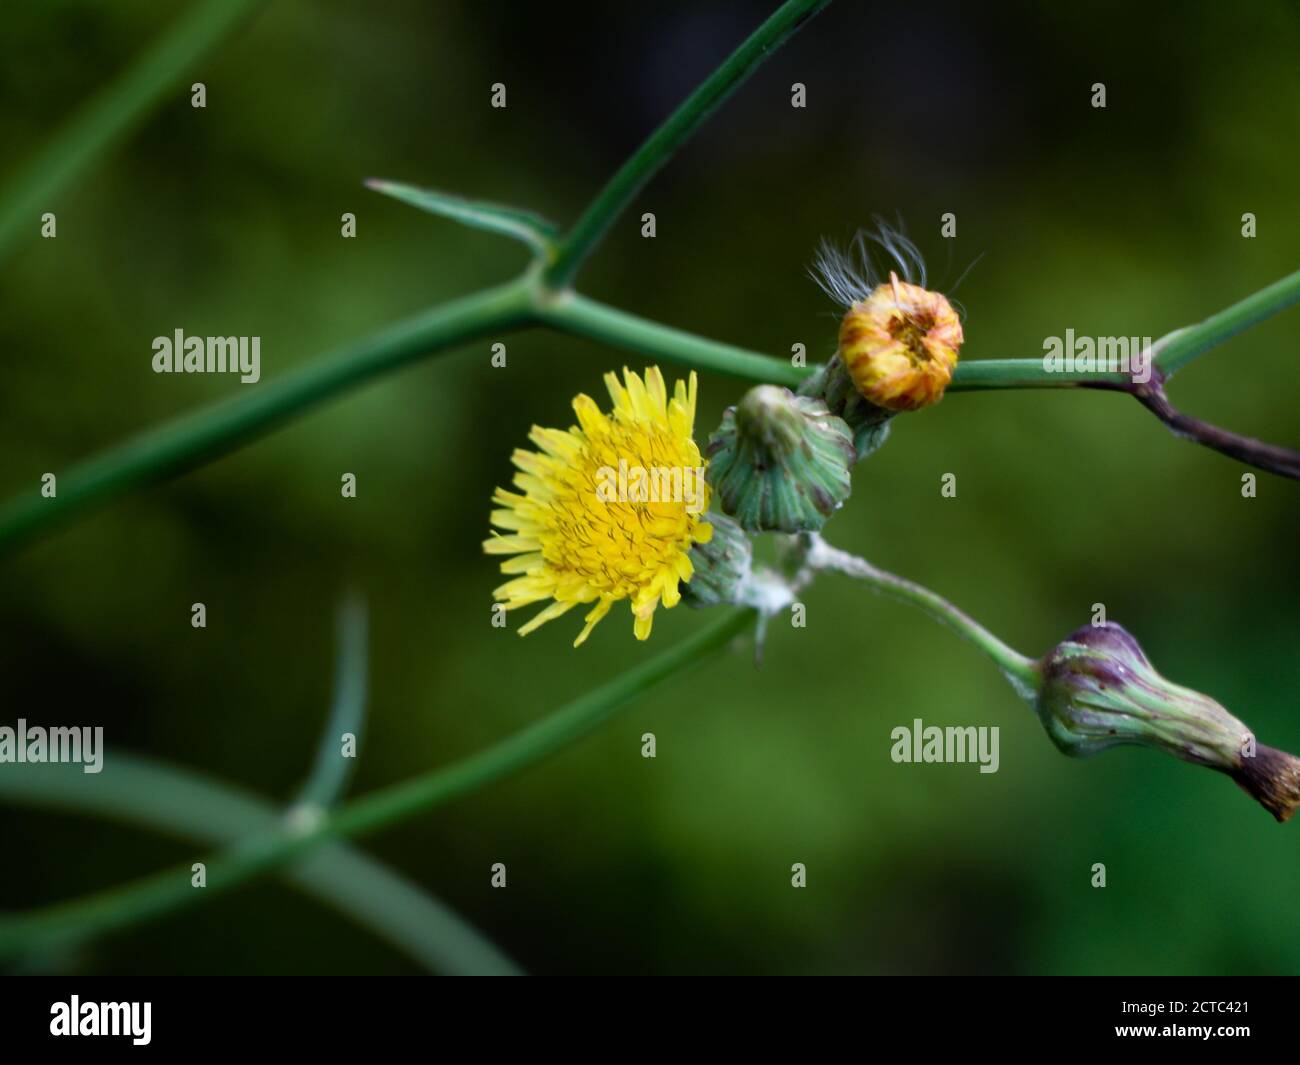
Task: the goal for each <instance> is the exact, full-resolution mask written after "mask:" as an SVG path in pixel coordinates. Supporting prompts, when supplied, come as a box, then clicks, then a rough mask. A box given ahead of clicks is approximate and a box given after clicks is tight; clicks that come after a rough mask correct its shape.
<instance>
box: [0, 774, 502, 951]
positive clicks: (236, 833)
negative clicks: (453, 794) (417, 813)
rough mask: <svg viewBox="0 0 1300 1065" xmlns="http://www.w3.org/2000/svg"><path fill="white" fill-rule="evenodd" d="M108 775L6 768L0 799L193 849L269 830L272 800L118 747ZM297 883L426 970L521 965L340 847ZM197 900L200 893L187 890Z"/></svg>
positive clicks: (76, 939) (50, 942)
mask: <svg viewBox="0 0 1300 1065" xmlns="http://www.w3.org/2000/svg"><path fill="white" fill-rule="evenodd" d="M104 764H105V766H106V767H107V769H108V772H106V773H103V774H91V775H88V774H86V773H84V772H82V767H81V766H80V765H77V764H75V763H66V762H65V763H62V764H54V765H32V764H30V763H29V764H27V765H18V766H6V767H5V772H3V773H0V799H4V800H5V801H6V802H11V803H17V804H18V805H21V806H30V807H40V808H45V809H53V810H59V811H63V812H71V813H76V814H82V815H89V816H94V817H98V818H103V819H107V820H110V821H118V822H121V823H123V824H128V825H133V826H139V827H144V828H148V829H151V830H153V831H156V832H159V833H162V834H163V835H166V836H174V837H177V838H181V839H185V840H190V841H194V842H197V843H200V844H202V845H204V846H217V847H223V846H230V845H233V844H235V843H238V842H239V841H240V840H241V839H245V838H247V837H249V836H256V835H259V834H265V833H270V832H274V831H276V830H277V829H278V828H279V826H281V825H282V824H283V822H284V815H283V813H282V811H281V810H280V809H279V808H278V807H276V806H275V805H274V804H273V803H271V802H269V801H267V800H266V799H263V798H260V797H258V796H256V795H253V794H251V793H250V792H247V791H245V790H244V789H243V788H240V787H238V786H236V785H233V784H226V783H222V782H221V781H217V780H214V779H212V778H211V777H209V776H208V775H207V774H205V773H201V772H199V771H197V770H193V769H189V768H187V767H182V766H175V765H168V764H166V763H163V762H158V761H155V760H154V759H152V758H143V757H140V756H138V755H132V754H128V753H126V752H124V751H108V752H107V753H106V754H105V755H104ZM282 875H283V877H284V878H285V879H286V880H287V881H288V882H289V883H291V884H293V885H294V886H295V887H297V888H299V889H300V890H302V891H304V892H305V893H307V894H308V895H311V896H312V897H313V898H316V899H319V900H320V901H321V902H324V903H326V904H327V905H330V906H333V907H334V908H335V909H337V910H338V911H339V912H340V913H343V914H345V915H347V916H350V917H352V918H353V919H354V920H356V921H357V923H358V924H360V925H361V926H363V927H365V928H368V929H370V930H371V931H372V932H374V933H375V934H376V935H378V936H380V937H381V938H383V939H384V940H385V941H387V942H388V943H389V944H390V945H391V946H393V947H395V948H396V949H397V950H399V951H401V952H402V953H403V954H405V955H407V956H408V957H410V958H411V959H412V960H413V961H415V962H416V963H418V964H420V965H422V966H424V967H425V968H427V969H430V970H431V971H433V972H440V973H448V974H458V975H475V976H495V975H512V974H516V973H518V972H519V967H518V966H517V965H516V964H515V963H514V962H513V961H512V960H511V959H510V958H508V957H506V955H504V954H503V953H502V952H501V951H500V950H499V949H497V947H496V946H494V945H493V944H492V943H491V942H489V941H488V940H487V939H486V938H485V937H484V936H483V935H482V934H481V933H480V932H479V931H478V930H477V929H475V928H474V927H473V925H471V924H469V923H468V922H467V921H465V920H464V919H463V918H462V917H460V916H459V915H458V914H457V913H455V912H454V911H453V910H451V909H450V908H448V907H447V906H446V905H444V904H443V903H442V902H440V901H439V900H437V899H436V898H434V897H433V896H431V895H430V894H428V893H427V892H425V891H423V890H422V889H421V888H420V887H419V886H418V885H417V884H414V883H412V882H411V881H410V880H408V879H407V878H406V877H404V876H402V875H401V874H400V873H398V872H396V871H394V870H393V869H390V868H389V867H388V866H386V865H383V864H382V863H380V862H378V861H375V860H374V859H372V858H369V857H367V856H366V855H365V854H363V853H361V852H360V851H358V850H356V849H355V848H353V847H350V846H348V845H347V844H345V843H338V842H334V843H325V844H323V845H322V846H320V847H318V848H317V849H316V850H314V851H313V852H312V853H311V854H310V855H309V856H308V857H307V858H306V859H304V860H303V861H302V862H300V863H297V864H295V865H293V866H292V867H289V868H285V869H284V870H282ZM191 890H193V891H194V894H195V895H201V894H202V891H200V890H199V889H191ZM83 939H84V935H83V930H82V929H80V928H77V927H69V928H66V929H65V930H64V934H63V935H59V934H57V933H56V934H54V935H52V936H49V937H41V936H38V935H34V936H31V937H30V938H28V939H27V940H26V945H25V947H24V948H23V949H22V951H21V954H22V956H24V957H26V958H39V957H42V956H44V957H46V958H57V957H58V955H59V954H60V953H61V952H63V951H64V950H69V949H75V947H76V946H77V945H78V944H79V943H80V942H82V940H83Z"/></svg>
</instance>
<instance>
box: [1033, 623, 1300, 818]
mask: <svg viewBox="0 0 1300 1065" xmlns="http://www.w3.org/2000/svg"><path fill="white" fill-rule="evenodd" d="M1039 668H1040V670H1041V673H1042V686H1041V688H1040V690H1039V694H1038V697H1037V700H1036V703H1035V708H1036V709H1037V711H1038V716H1039V717H1040V718H1041V719H1042V722H1043V725H1044V727H1045V728H1046V729H1047V734H1048V735H1049V736H1051V738H1052V741H1053V742H1054V743H1055V744H1056V745H1057V746H1058V747H1059V748H1060V749H1061V750H1062V751H1064V752H1065V753H1066V754H1069V755H1074V756H1077V757H1085V756H1087V755H1091V754H1096V753H1097V752H1098V751H1104V750H1106V749H1107V748H1108V747H1116V746H1119V745H1121V744H1140V745H1142V746H1144V747H1156V748H1158V749H1160V750H1163V751H1165V752H1166V753H1168V754H1172V755H1173V756H1174V757H1175V758H1181V759H1182V760H1183V761H1185V762H1191V763H1193V764H1195V765H1203V766H1208V767H1209V768H1211V769H1217V770H1219V771H1220V772H1221V773H1226V774H1227V775H1228V776H1230V777H1232V779H1233V780H1235V781H1236V782H1237V783H1238V784H1239V785H1240V786H1241V787H1242V789H1243V790H1244V791H1245V792H1246V793H1247V794H1248V795H1250V796H1251V797H1252V798H1253V799H1255V800H1256V801H1257V802H1259V803H1260V804H1261V805H1262V806H1264V808H1265V809H1267V810H1268V811H1269V812H1270V813H1271V814H1272V815H1273V816H1274V817H1276V818H1277V819H1278V820H1279V821H1285V820H1287V818H1289V817H1290V816H1291V815H1292V814H1293V813H1294V812H1295V810H1296V808H1297V806H1300V758H1296V757H1295V756H1293V755H1290V754H1287V753H1286V752H1285V751H1279V750H1275V749H1273V748H1272V747H1265V746H1263V745H1257V744H1256V743H1255V737H1254V735H1253V734H1252V733H1251V731H1250V729H1249V728H1247V727H1246V726H1245V725H1244V724H1243V723H1242V722H1240V721H1238V720H1237V719H1236V718H1235V717H1233V716H1232V715H1231V714H1230V713H1228V711H1227V710H1225V709H1224V708H1223V707H1222V706H1220V705H1219V704H1218V703H1216V702H1215V701H1214V700H1213V699H1211V698H1210V697H1209V696H1208V695H1202V694H1201V693H1200V692H1196V691H1192V690H1191V689H1190V688H1184V687H1181V686H1180V685H1177V684H1173V683H1171V682H1170V681H1168V680H1166V679H1165V678H1164V677H1162V676H1161V675H1160V674H1159V673H1157V672H1156V671H1155V669H1154V668H1153V667H1152V665H1151V663H1150V662H1149V661H1148V660H1147V656H1146V655H1145V654H1143V652H1142V648H1141V647H1139V646H1138V642H1137V641H1136V640H1135V639H1134V638H1133V637H1132V636H1130V635H1129V634H1128V633H1127V632H1126V631H1125V630H1124V629H1123V628H1122V627H1121V626H1119V625H1116V624H1114V623H1113V622H1107V623H1106V624H1105V625H1097V626H1093V625H1085V626H1084V627H1083V628H1081V629H1079V630H1077V631H1076V632H1073V633H1071V634H1070V635H1069V636H1067V637H1066V638H1065V639H1064V640H1063V641H1062V642H1061V643H1059V644H1058V645H1057V646H1056V647H1055V648H1053V650H1052V651H1051V652H1050V653H1049V654H1047V655H1046V656H1045V657H1044V658H1043V659H1042V661H1041V662H1040V663H1039Z"/></svg>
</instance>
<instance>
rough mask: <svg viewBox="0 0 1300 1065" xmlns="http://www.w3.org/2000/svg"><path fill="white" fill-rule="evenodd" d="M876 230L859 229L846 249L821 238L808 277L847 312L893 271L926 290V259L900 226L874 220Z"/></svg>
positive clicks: (886, 279)
mask: <svg viewBox="0 0 1300 1065" xmlns="http://www.w3.org/2000/svg"><path fill="white" fill-rule="evenodd" d="M872 223H873V224H874V227H875V228H874V229H871V230H862V229H859V230H858V231H857V233H855V234H854V236H853V240H852V241H850V242H849V245H848V247H847V248H845V247H841V246H839V245H838V244H835V243H834V242H833V241H830V240H827V239H826V238H825V237H823V238H822V241H821V243H820V245H818V248H817V254H816V256H815V257H814V259H813V263H812V266H811V267H809V269H808V274H809V276H810V277H811V278H812V279H813V280H814V281H816V282H817V284H818V285H819V286H820V287H821V290H822V291H823V292H825V293H826V295H828V296H830V298H831V299H833V300H834V301H835V302H836V303H838V304H840V305H841V306H842V307H844V308H845V309H847V308H849V307H852V306H853V305H854V304H855V303H860V302H861V301H862V300H865V299H866V298H867V297H868V296H870V295H871V293H872V292H873V291H874V290H875V289H876V288H877V287H878V286H879V285H882V284H884V283H885V282H886V281H888V280H889V274H890V272H891V271H892V272H893V273H896V274H897V275H898V276H899V277H900V278H901V279H902V280H904V281H908V282H910V283H912V284H914V285H919V286H920V287H921V288H926V287H927V285H926V272H925V260H924V259H922V258H921V253H920V251H918V250H917V247H916V245H915V244H913V243H912V242H911V241H910V240H908V238H907V235H906V234H905V233H904V232H903V230H902V227H901V226H893V225H890V223H888V222H886V221H885V220H884V219H883V218H879V217H876V218H873V219H872Z"/></svg>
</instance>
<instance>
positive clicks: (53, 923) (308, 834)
mask: <svg viewBox="0 0 1300 1065" xmlns="http://www.w3.org/2000/svg"><path fill="white" fill-rule="evenodd" d="M753 620H754V614H753V612H752V611H749V610H740V611H733V612H731V613H729V614H727V615H726V616H725V617H723V618H721V619H719V620H718V621H716V622H714V623H713V624H712V625H710V626H708V627H707V628H704V629H701V630H700V631H699V632H697V633H695V634H694V635H693V636H691V637H689V638H688V639H686V640H683V641H682V642H681V643H679V644H677V645H675V646H673V647H671V648H669V649H668V650H667V651H664V652H663V653H661V654H659V655H656V656H655V657H654V658H651V659H649V660H648V661H645V662H643V663H641V664H640V665H638V666H636V667H634V668H632V669H630V670H628V671H627V672H626V673H623V674H621V675H620V676H618V677H615V678H614V679H613V680H612V681H609V682H608V683H606V684H603V685H601V686H600V687H599V688H596V689H594V690H593V691H590V692H588V693H587V694H586V695H584V696H582V697H581V698H579V699H576V700H574V701H573V702H571V703H569V704H568V705H567V706H565V707H563V708H562V709H560V710H557V711H556V712H555V713H553V714H551V715H549V716H548V717H545V718H543V719H542V720H540V721H538V722H537V723H536V724H533V725H530V726H529V727H527V728H525V729H523V730H522V731H520V732H517V733H515V734H514V735H513V736H511V737H509V738H508V739H505V740H503V741H501V742H500V743H497V744H496V745H495V746H492V747H489V748H488V749H487V750H485V751H482V752H480V753H478V754H475V755H472V756H470V757H469V758H465V759H463V760H462V761H459V762H454V763H452V764H451V765H449V766H446V767H445V768H442V769H436V770H433V771H431V772H429V773H426V774H424V775H422V776H419V777H416V778H415V779H413V780H410V781H407V782H405V783H402V784H395V785H393V786H391V787H388V788H384V789H383V790H381V791H378V792H375V793H373V794H371V795H367V796H364V797H363V798H360V799H356V800H353V801H352V802H350V803H348V804H347V805H345V806H343V807H340V808H339V809H338V810H337V811H336V812H334V813H331V814H327V815H325V816H324V817H322V818H321V819H320V820H319V821H318V822H316V823H315V824H314V825H308V826H304V827H301V828H299V829H298V830H297V831H292V832H291V831H289V830H287V829H285V828H280V829H277V830H275V831H273V832H263V833H259V834H257V835H254V836H251V837H248V838H246V839H245V840H243V841H242V842H240V843H239V844H236V845H235V846H234V847H232V848H231V850H230V851H228V852H225V853H223V854H219V855H216V856H214V857H212V858H211V859H209V860H208V862H207V863H206V865H207V886H206V887H204V888H195V887H192V886H191V877H192V875H193V873H192V871H191V866H190V865H189V864H186V865H182V866H180V867H178V868H175V869H171V870H168V871H165V872H163V873H159V874H157V875H155V876H152V877H148V878H145V879H144V880H141V881H137V882H135V883H133V884H127V885H125V886H122V887H117V888H113V889H111V890H108V891H104V892H100V893H98V894H95V895H91V896H88V897H86V898H83V899H78V900H74V901H72V902H68V903H62V904H58V905H55V906H50V907H46V908H44V909H40V910H35V911H32V912H29V913H27V914H24V915H21V916H15V917H0V958H6V957H13V956H14V955H17V954H22V953H24V952H26V951H28V950H30V949H32V948H33V947H37V946H39V945H40V944H42V943H46V942H49V941H50V940H51V939H55V940H59V939H63V938H64V937H69V938H76V939H82V938H85V937H88V936H92V935H96V934H99V933H102V932H108V931H112V930H114V929H118V928H124V927H129V926H131V925H134V924H136V923H138V922H140V921H144V920H148V919H150V918H154V917H159V916H162V915H163V914H167V913H171V912H173V911H175V910H177V909H180V908H182V907H184V906H186V905H188V904H190V903H194V902H198V901H200V900H206V899H208V898H210V897H211V896H212V895H213V894H217V893H220V892H224V891H228V890H230V889H231V888H233V887H235V886H237V885H240V884H244V883H247V882H248V881H250V880H253V879H255V878H256V877H259V876H263V875H265V874H267V873H269V872H271V871H273V870H275V869H279V868H281V867H283V866H284V865H285V864H286V863H288V862H289V861H291V860H292V859H294V858H296V857H298V856H300V855H302V854H303V853H304V852H305V851H307V850H309V849H310V848H312V847H313V846H316V845H319V844H321V843H324V842H326V841H328V840H331V839H340V838H351V837H356V836H361V835H364V834H365V833H368V832H373V831H376V830H379V829H382V828H387V827H390V826H392V825H395V824H398V823H400V822H402V821H405V820H408V819H410V818H411V817H413V816H415V815H416V814H421V813H427V812H428V811H430V810H433V809H436V808H437V807H439V806H442V805H444V804H446V803H448V802H450V801H451V800H452V799H456V798H459V797H460V796H462V795H467V794H470V793H471V792H474V791H477V790H478V789H480V788H483V787H486V786H487V785H489V784H493V783H495V782H497V781H499V780H502V779H504V778H505V777H507V776H510V775H512V774H514V773H517V772H519V771H520V770H522V769H526V768H528V767H529V766H532V765H535V764H537V763H538V762H541V761H543V760H544V759H546V758H548V757H550V756H551V755H553V754H555V753H557V752H559V751H561V750H563V749H564V748H566V747H568V746H569V745H571V744H572V743H574V742H576V741H577V740H579V739H581V738H582V737H583V736H586V735H587V734H588V733H590V732H591V731H592V730H593V729H595V728H596V727H597V726H598V725H600V724H601V723H602V722H604V721H605V720H606V719H608V718H609V717H610V716H611V715H612V714H613V713H614V711H616V710H617V709H618V708H619V707H621V706H623V705H624V704H625V703H627V702H628V701H630V700H631V699H632V698H633V697H635V696H637V695H639V694H640V693H642V692H643V691H645V690H647V689H648V688H650V687H652V686H653V685H655V684H658V683H660V682H661V681H663V680H666V679H667V678H668V677H670V676H673V675H674V674H676V673H678V672H679V671H681V670H683V669H685V668H686V667H687V666H689V665H691V664H693V663H695V662H697V661H699V660H700V659H702V658H704V657H705V655H707V654H708V653H709V652H711V651H715V650H717V649H718V648H720V647H722V646H723V645H724V644H726V643H727V642H728V641H729V640H731V639H732V637H734V636H736V635H738V634H739V633H741V632H743V631H744V630H745V629H746V628H747V627H748V626H749V625H750V624H751V623H752V622H753Z"/></svg>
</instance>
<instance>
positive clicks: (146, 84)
mask: <svg viewBox="0 0 1300 1065" xmlns="http://www.w3.org/2000/svg"><path fill="white" fill-rule="evenodd" d="M266 2H267V0H202V2H201V3H196V4H194V5H193V7H191V8H190V9H189V10H188V11H186V12H185V14H183V15H182V16H181V17H180V18H179V19H178V20H177V22H176V25H175V26H173V27H172V28H171V29H170V30H168V31H167V33H166V34H164V35H163V36H162V37H161V38H160V39H159V40H158V42H157V43H156V44H155V45H154V46H153V47H151V48H150V49H149V50H148V51H147V52H145V53H144V54H143V55H141V56H140V58H139V59H137V60H136V61H135V62H134V63H133V64H132V65H131V66H130V67H128V68H127V70H126V71H124V72H123V73H122V74H121V75H120V76H119V77H118V78H117V79H115V80H114V81H112V82H110V83H109V84H108V85H107V86H105V87H104V88H103V89H102V90H101V91H100V92H99V93H98V94H97V95H96V96H94V97H92V98H91V99H90V101H89V102H88V103H87V104H86V106H85V107H83V108H82V109H81V110H80V111H78V112H77V113H76V114H75V115H73V116H72V118H70V119H69V120H68V121H67V123H66V124H64V125H63V126H62V127H60V128H59V129H58V130H57V131H56V132H55V134H54V135H53V136H52V137H51V138H50V140H49V141H48V142H46V144H45V145H44V147H43V148H42V149H41V150H40V151H39V152H37V153H36V154H35V155H34V156H32V157H31V158H30V159H29V160H28V161H27V163H26V164H25V165H24V166H23V167H22V168H21V169H20V170H19V171H17V173H15V174H14V176H13V177H12V178H11V179H10V180H9V182H8V183H7V184H6V185H5V187H4V188H3V190H0V260H2V259H4V258H5V256H7V255H8V254H9V252H10V250H12V248H13V245H14V242H15V241H16V240H17V239H18V237H19V235H20V234H21V233H22V232H23V231H24V230H26V231H27V232H29V233H30V234H31V235H32V237H33V238H35V237H36V235H37V232H38V229H37V226H38V223H39V220H40V216H41V214H42V213H44V212H46V211H55V212H57V210H58V207H59V202H58V197H59V195H60V194H61V193H62V192H63V191H64V189H66V188H67V187H68V185H69V184H70V183H71V182H72V179H73V178H74V177H76V176H77V174H78V173H79V172H80V171H81V170H83V169H84V168H85V167H86V166H88V165H89V164H90V162H91V161H92V160H94V159H95V158H96V157H98V156H99V155H100V154H102V153H103V152H104V151H106V150H107V149H108V148H109V147H110V146H111V145H112V144H113V143H114V142H115V141H117V140H118V139H120V138H121V137H124V136H126V134H127V133H129V132H130V131H131V128H132V127H133V126H135V125H136V124H137V123H139V122H140V121H141V120H142V119H143V118H144V117H145V116H146V115H147V114H148V113H149V111H150V110H151V109H152V108H153V107H155V106H157V105H158V103H159V102H160V101H161V100H162V98H163V94H164V93H165V92H166V91H167V90H169V89H172V90H174V89H175V88H176V82H177V81H178V79H179V78H180V76H181V75H182V74H183V73H184V72H185V71H186V70H188V69H189V68H190V67H192V66H193V65H194V64H195V63H197V62H198V61H199V60H200V59H202V58H203V56H205V55H207V54H208V53H209V52H211V51H212V50H213V49H214V48H216V46H217V45H219V44H220V43H221V42H222V41H224V40H225V39H226V38H227V37H228V36H229V35H230V34H231V33H232V32H234V30H235V29H237V28H238V27H239V26H240V25H241V24H242V23H243V22H244V21H245V20H246V19H248V18H249V17H250V16H251V15H252V14H253V13H254V12H255V11H256V10H257V9H258V8H259V7H262V6H264V5H265V4H266ZM14 46H16V42H10V47H14Z"/></svg>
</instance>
